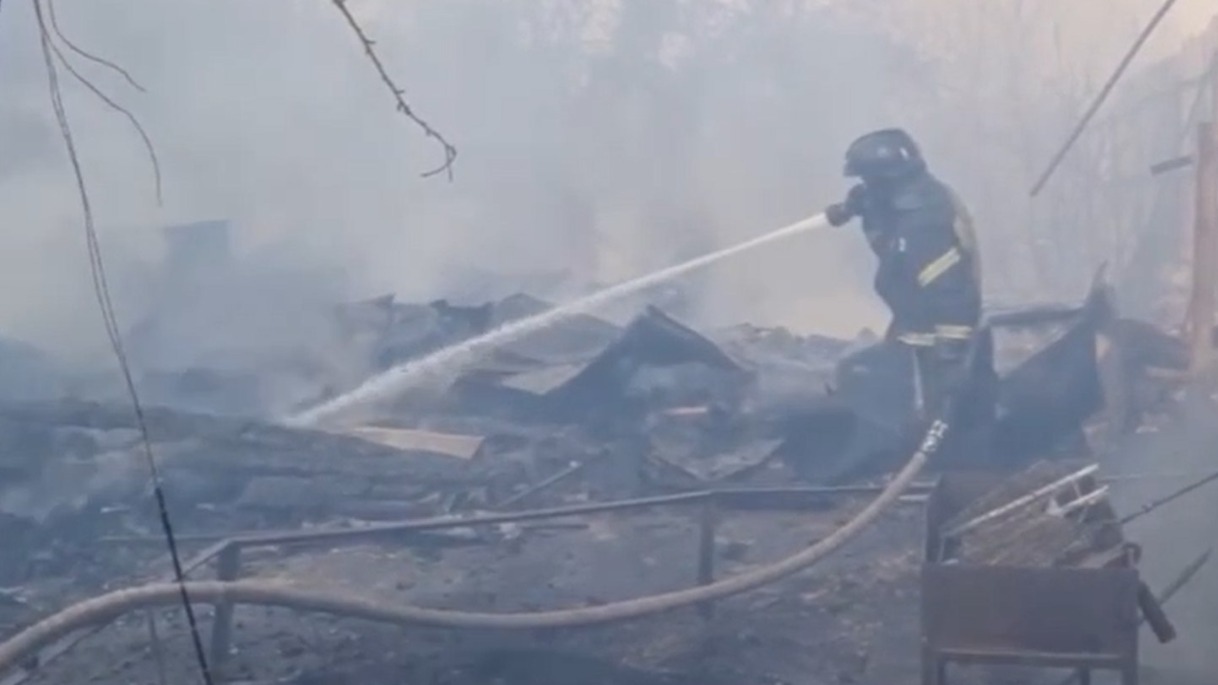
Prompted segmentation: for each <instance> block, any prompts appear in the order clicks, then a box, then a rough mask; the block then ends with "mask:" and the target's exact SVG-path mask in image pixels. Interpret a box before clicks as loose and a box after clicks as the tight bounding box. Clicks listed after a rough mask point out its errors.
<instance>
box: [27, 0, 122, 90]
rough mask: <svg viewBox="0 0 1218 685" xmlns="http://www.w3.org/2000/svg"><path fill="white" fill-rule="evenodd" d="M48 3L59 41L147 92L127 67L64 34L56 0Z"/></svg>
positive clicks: (52, 23)
mask: <svg viewBox="0 0 1218 685" xmlns="http://www.w3.org/2000/svg"><path fill="white" fill-rule="evenodd" d="M46 3H47V16H49V17H50V18H51V28H52V29H53V30H54V31H55V35H56V37H58V38H59V41H60V42H61V43H63V44H64V45H66V46H68V49H69V50H71V51H72V52H74V53H76V54H78V55H80V56H81V57H83V58H85V59H87V60H89V61H90V62H95V63H97V64H100V65H102V66H104V67H108V68H109V69H110V70H112V71H115V72H118V73H119V74H120V75H121V76H122V77H123V78H124V79H126V80H127V83H130V84H131V87H132V88H135V89H136V90H138V91H140V92H141V93H143V92H145V91H144V87H143V86H141V85H140V84H139V82H138V81H136V80H135V79H134V78H132V77H131V74H129V73H128V72H127V70H126V69H124V68H122V67H120V66H118V65H117V64H115V63H114V62H111V61H110V60H108V59H104V58H102V57H98V56H97V55H94V54H93V53H91V52H87V51H85V50H82V49H81V48H80V47H78V46H77V45H76V43H74V42H72V41H71V40H70V39H69V38H68V37H67V36H65V35H63V31H61V30H60V29H59V17H58V16H57V15H56V14H55V0H46Z"/></svg>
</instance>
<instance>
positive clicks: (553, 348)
mask: <svg viewBox="0 0 1218 685" xmlns="http://www.w3.org/2000/svg"><path fill="white" fill-rule="evenodd" d="M1101 303H1102V298H1101V297H1099V296H1098V295H1096V294H1095V293H1093V295H1092V297H1091V298H1089V299H1088V301H1087V303H1086V304H1084V305H1083V306H1082V307H1076V308H1073V309H1067V310H1064V311H1065V313H1063V310H1061V309H1060V308H1059V309H1058V310H1055V311H1054V312H1052V314H1051V316H1042V317H1040V318H1039V319H1038V318H1037V316H1036V314H1035V313H1034V312H1033V313H1025V314H1024V315H1023V316H1022V318H1018V317H1017V319H1016V320H1013V321H1008V322H1007V324H1004V325H1007V326H1008V327H1012V328H1015V327H1017V328H1018V329H1019V330H1021V331H1027V330H1029V329H1036V327H1037V326H1040V327H1041V331H1042V333H1041V335H1040V337H1039V340H1038V342H1039V349H1033V351H1032V353H1031V354H1029V352H1028V350H1027V349H1016V350H1014V351H1009V350H1008V351H1003V350H1001V346H1000V354H999V359H998V361H999V362H1000V364H1006V365H1007V366H1008V367H1009V368H1010V370H1009V371H1007V372H1006V373H1004V375H1003V376H1002V380H1001V382H1000V385H999V394H1000V407H1001V411H1000V419H999V430H998V432H999V434H1000V436H1003V440H1004V441H1005V443H1004V444H1000V445H999V446H1000V447H1002V448H1003V449H1000V450H999V454H1000V459H1001V460H1005V461H1006V462H1010V463H1019V462H1020V461H1021V460H1027V459H1030V458H1033V457H1036V456H1040V455H1042V454H1043V453H1045V452H1046V451H1050V450H1051V449H1052V448H1053V447H1055V446H1057V445H1058V444H1062V443H1067V444H1068V443H1069V442H1070V440H1071V439H1072V438H1075V437H1077V436H1080V435H1081V434H1082V430H1081V429H1082V426H1083V423H1084V422H1085V421H1087V420H1088V419H1090V418H1092V417H1093V416H1094V415H1095V414H1096V412H1097V411H1098V410H1099V409H1100V407H1101V406H1102V405H1103V400H1104V394H1105V388H1104V385H1105V382H1104V378H1103V376H1104V375H1105V374H1104V373H1102V372H1101V367H1102V366H1104V364H1102V363H1101V362H1100V361H1099V357H1097V354H1099V355H1100V357H1104V350H1100V349H1099V348H1101V347H1104V345H1100V344H1098V343H1097V340H1106V341H1107V343H1106V344H1107V347H1108V348H1115V349H1121V350H1123V354H1122V355H1121V356H1120V371H1121V374H1120V377H1121V378H1122V379H1124V380H1125V381H1127V380H1128V378H1130V377H1131V376H1133V375H1134V374H1137V373H1143V372H1144V370H1145V368H1147V367H1150V366H1172V365H1174V364H1175V363H1176V362H1177V361H1178V360H1177V359H1176V358H1175V357H1173V356H1172V355H1173V354H1174V353H1175V349H1174V348H1173V347H1172V345H1171V344H1169V343H1165V342H1164V339H1166V340H1169V341H1170V338H1167V336H1165V335H1162V334H1157V331H1155V330H1154V329H1150V328H1149V327H1148V326H1144V325H1143V326H1139V325H1137V324H1136V322H1134V323H1123V324H1122V325H1121V326H1112V325H1110V324H1111V321H1110V320H1107V319H1105V317H1104V316H1103V313H1104V312H1106V311H1107V310H1106V309H1104V308H1103V307H1102V306H1100V305H1101ZM549 306H550V305H549V304H548V303H545V302H543V301H541V300H537V299H535V298H532V297H529V296H527V295H515V296H512V297H508V298H506V299H504V300H500V301H498V302H492V303H486V304H483V305H479V306H462V305H455V304H452V303H449V302H447V301H443V300H441V301H436V302H432V303H430V304H410V303H400V302H397V301H396V300H395V299H394V298H393V297H391V296H387V297H383V298H378V299H376V300H371V301H367V302H361V303H356V304H353V305H346V306H343V307H340V308H338V310H337V312H336V322H337V323H336V325H337V326H339V327H340V328H341V330H342V331H343V334H344V336H346V338H347V339H349V340H351V341H352V345H353V346H358V349H360V350H361V351H362V353H364V354H367V355H368V358H369V366H370V367H371V368H372V369H373V370H374V371H375V370H383V369H386V368H389V367H391V366H393V365H396V364H400V363H402V362H404V361H408V360H411V359H416V358H419V357H420V356H423V355H426V354H427V353H429V352H432V351H435V350H436V349H439V348H442V347H445V346H447V345H451V344H453V343H455V342H458V341H461V340H465V339H468V338H470V337H472V336H476V335H478V334H480V333H484V332H486V331H488V330H492V329H494V328H495V327H497V326H499V325H502V324H503V323H505V322H509V321H512V320H516V319H519V318H521V317H524V316H528V315H531V314H536V313H538V312H541V311H544V310H546V309H547V308H548V307H549ZM1045 321H1048V322H1049V325H1052V326H1056V327H1057V329H1056V330H1048V331H1047V332H1046V329H1045V325H1046V324H1045V323H1044V322H1045ZM1117 321H1121V320H1117ZM1000 323H1001V322H1000ZM1148 329H1149V330H1148ZM999 330H1001V329H999ZM1123 330H1124V331H1129V330H1133V331H1134V334H1128V333H1126V334H1122V333H1121V331H1123ZM1113 331H1116V333H1117V335H1116V338H1120V336H1121V335H1124V336H1125V337H1124V338H1123V339H1114V334H1113V333H1112V332H1113ZM1106 336H1107V337H1106ZM1046 340H1047V342H1046ZM1129 340H1133V341H1134V342H1136V343H1137V344H1136V345H1135V346H1130V345H1129V344H1128V341H1129ZM1147 340H1149V341H1150V343H1147ZM867 342H868V341H867V340H865V339H864V340H859V341H845V340H834V339H828V338H822V337H816V336H810V337H800V336H796V335H794V334H791V333H789V332H788V331H785V330H781V329H760V328H756V327H752V326H738V327H734V328H729V329H726V330H718V331H713V332H710V333H708V334H707V335H702V334H700V333H698V332H696V331H694V330H692V329H691V328H689V327H687V326H685V325H684V324H682V323H680V322H678V321H676V320H675V319H673V318H672V317H670V316H668V315H667V314H665V313H664V312H663V311H661V310H659V309H657V308H655V307H648V308H646V309H644V310H643V311H642V312H641V313H639V314H638V315H637V316H636V317H634V318H633V319H632V320H630V321H628V322H627V323H626V324H625V325H623V326H618V325H615V324H612V323H610V322H607V321H604V320H601V319H598V318H595V317H593V316H589V315H582V316H576V317H572V318H568V319H566V320H564V321H561V322H559V323H557V324H556V325H554V326H552V327H550V328H548V329H545V330H542V331H538V332H536V333H533V334H530V335H528V336H525V337H523V338H521V339H519V340H516V341H515V342H512V343H510V344H507V345H503V346H500V347H499V348H497V349H496V350H495V351H494V352H493V353H492V354H490V355H487V356H485V357H484V358H482V359H479V360H476V361H475V362H474V363H473V364H471V365H469V366H467V367H465V368H462V369H460V370H459V372H457V373H456V374H455V375H454V376H453V377H451V378H449V379H448V380H447V381H446V382H445V384H444V385H443V386H442V387H440V388H438V389H437V388H432V389H428V390H427V391H426V392H422V391H421V392H418V393H406V394H405V395H404V396H402V397H401V398H399V400H397V401H395V402H392V403H389V404H387V405H383V406H379V407H377V408H376V409H375V413H374V414H372V415H370V416H368V417H367V418H366V420H364V421H363V422H361V423H359V424H357V425H350V424H347V425H343V426H341V427H322V428H318V429H316V430H297V429H289V428H285V427H281V426H277V425H275V424H274V423H273V422H272V421H268V420H267V418H266V417H263V418H239V417H222V416H215V415H203V414H197V413H190V412H185V411H181V410H180V409H174V408H169V407H165V408H158V409H155V410H152V411H150V412H149V430H150V433H151V438H152V440H153V443H154V453H155V454H156V457H157V459H158V461H159V462H160V463H161V468H162V471H163V475H164V479H165V481H166V487H167V491H168V494H169V499H170V502H171V506H172V507H173V509H174V511H173V512H172V513H173V514H174V515H175V520H177V521H179V526H180V529H181V530H180V532H181V533H182V534H183V535H191V534H195V535H205V534H209V533H216V532H231V531H234V530H242V529H259V528H269V527H294V526H299V525H303V524H305V523H313V524H316V523H319V522H335V521H343V520H346V521H354V522H355V523H353V524H352V525H357V524H358V522H359V521H364V520H370V519H393V518H398V519H400V518H409V517H416V516H425V515H433V514H441V513H451V512H456V511H461V510H473V509H495V508H504V507H523V506H539V505H542V504H545V503H556V502H561V501H571V500H572V499H576V500H578V499H596V500H601V499H611V498H621V497H628V496H638V495H641V494H645V493H646V492H655V491H660V490H674V489H676V490H680V489H705V488H711V487H722V486H726V485H729V484H732V485H737V486H742V485H759V484H774V483H789V482H792V481H798V480H802V481H804V482H811V483H816V484H837V483H842V482H847V481H851V480H859V479H866V478H869V477H874V476H877V475H881V474H882V473H884V472H886V470H887V469H888V468H889V467H890V466H891V465H892V464H894V463H896V462H898V461H899V460H901V459H902V458H903V456H904V455H903V449H904V445H905V443H904V442H903V440H904V436H903V435H902V429H903V427H904V426H903V421H904V420H905V419H904V416H903V415H902V413H901V411H902V410H901V401H902V393H903V392H911V390H910V389H909V388H907V387H906V386H905V385H904V384H903V383H902V381H901V379H902V378H904V377H905V376H904V373H905V370H904V369H902V368H901V364H902V363H906V362H907V360H905V358H904V357H903V356H900V355H894V354H893V353H892V352H891V349H890V348H888V347H886V346H883V345H879V346H875V345H872V346H867V345H866V343H867ZM1155 345H1157V346H1158V347H1155ZM1097 350H1099V352H1097ZM1147 350H1149V351H1147ZM1108 356H1112V355H1108ZM1011 359H1016V360H1018V363H1010V360H1011ZM1143 375H1145V374H1144V373H1143ZM1126 385H1127V383H1126ZM1141 385H1143V386H1145V385H1146V381H1145V380H1144V379H1143V380H1142V381H1141ZM338 390H340V388H332V387H319V388H318V389H317V393H316V394H317V395H318V396H319V397H322V396H324V395H326V394H333V393H335V392H337V391H338ZM1158 394H1159V395H1161V394H1162V393H1161V392H1160V393H1158ZM1142 395H1144V396H1158V395H1156V394H1155V393H1147V392H1142ZM1137 396H1139V395H1138V394H1137V393H1131V392H1123V393H1122V398H1123V399H1124V400H1125V402H1126V405H1125V406H1124V411H1125V412H1126V414H1128V415H1129V416H1133V415H1134V414H1136V413H1137V412H1138V411H1143V409H1142V408H1140V407H1142V405H1140V404H1138V403H1137V402H1136V401H1133V400H1131V399H1130V398H1136V397H1137ZM184 404H186V405H188V406H189V405H190V404H191V403H190V402H189V401H187V402H185V403H184ZM1029 436H1032V437H1034V438H1035V440H1031V441H1030V440H1029ZM138 437H139V436H138V434H137V433H136V431H135V423H134V421H133V418H132V416H131V413H130V411H129V410H128V409H127V408H126V407H123V406H121V405H108V404H95V403H88V402H81V401H60V402H41V403H25V404H22V403H10V404H7V405H4V406H0V444H2V445H3V448H2V450H0V454H2V455H3V456H2V458H3V463H0V470H2V472H3V478H2V481H0V512H2V514H3V519H2V521H3V522H2V523H0V527H2V528H3V534H4V535H5V537H6V539H11V540H23V541H25V542H26V543H27V544H29V545H31V547H32V548H34V550H36V551H33V552H32V553H31V554H30V555H29V556H28V557H14V556H12V555H9V556H6V560H5V561H4V562H3V563H0V567H2V568H0V579H2V580H0V582H6V583H12V582H19V581H20V580H21V579H22V578H23V577H28V576H29V575H31V574H34V573H41V572H45V571H52V570H55V569H56V568H60V569H61V570H62V569H63V568H67V567H68V566H70V563H69V562H70V557H71V555H70V554H69V553H68V551H67V550H68V549H77V548H79V546H80V545H86V544H88V543H89V542H90V541H92V540H94V539H96V538H99V537H115V536H118V537H131V536H137V537H138V536H139V535H142V534H146V533H152V532H154V531H155V530H156V527H155V519H154V518H153V517H152V512H151V511H150V509H149V502H148V498H147V497H146V493H147V472H146V464H145V462H144V461H143V455H142V454H141V452H140V450H139V448H138ZM48 530H50V531H53V533H52V534H50V535H48V533H47V531H48ZM52 543H53V544H52ZM64 545H67V547H64ZM48 546H50V549H48ZM56 550H58V551H56ZM57 555H59V556H64V558H63V559H61V560H59V561H57ZM65 555H66V556H65Z"/></svg>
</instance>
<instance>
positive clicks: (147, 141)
mask: <svg viewBox="0 0 1218 685" xmlns="http://www.w3.org/2000/svg"><path fill="white" fill-rule="evenodd" d="M47 2H48V7H49V6H50V5H49V3H50V0H47ZM51 50H53V51H54V53H55V57H56V58H58V60H59V63H60V64H61V65H63V68H64V69H66V70H67V72H68V73H69V74H71V75H72V76H73V77H75V78H76V80H77V81H79V82H80V84H81V85H82V86H84V87H85V88H88V89H89V92H91V93H93V94H94V95H96V96H97V99H99V100H101V101H102V102H104V103H106V106H108V107H110V109H113V110H114V111H116V112H118V113H119V114H122V115H123V116H124V117H126V118H127V121H128V122H130V123H131V127H132V128H134V129H135V132H136V133H138V134H139V136H140V140H141V141H143V143H144V149H145V150H146V151H147V152H148V161H149V162H150V163H151V164H152V178H153V184H154V185H155V187H156V202H157V204H158V205H160V204H161V203H162V195H161V162H160V160H159V159H158V158H157V154H156V147H155V146H153V144H152V139H151V138H149V137H148V132H147V131H145V130H144V126H143V125H142V124H140V120H139V119H136V118H135V115H134V114H132V113H131V111H130V110H128V109H127V108H125V107H123V106H122V105H120V104H118V103H117V102H115V101H114V99H113V98H111V97H110V96H109V95H106V94H105V93H103V92H102V91H101V89H100V88H98V87H97V86H95V85H93V82H92V81H90V80H89V79H87V78H85V77H84V76H83V75H82V74H81V73H80V72H79V71H77V70H76V67H74V66H72V63H71V62H69V61H68V59H67V57H66V56H65V55H64V54H63V51H62V50H60V49H59V46H58V45H55V44H52V45H51Z"/></svg>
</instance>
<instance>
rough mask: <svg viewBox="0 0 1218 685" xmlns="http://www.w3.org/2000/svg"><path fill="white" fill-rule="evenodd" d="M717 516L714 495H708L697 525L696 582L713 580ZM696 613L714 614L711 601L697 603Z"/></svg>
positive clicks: (703, 614) (707, 617)
mask: <svg viewBox="0 0 1218 685" xmlns="http://www.w3.org/2000/svg"><path fill="white" fill-rule="evenodd" d="M718 518H719V507H718V503H717V502H716V501H715V497H714V495H711V496H708V497H707V498H706V500H705V501H704V502H703V503H702V516H701V518H700V520H699V526H698V532H699V535H698V584H699V585H710V584H711V583H713V582H715V528H716V524H717V523H718ZM698 613H700V614H701V615H702V618H705V619H710V618H712V617H714V615H715V605H714V603H713V602H704V603H702V604H699V605H698Z"/></svg>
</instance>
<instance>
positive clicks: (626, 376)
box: [459, 307, 748, 420]
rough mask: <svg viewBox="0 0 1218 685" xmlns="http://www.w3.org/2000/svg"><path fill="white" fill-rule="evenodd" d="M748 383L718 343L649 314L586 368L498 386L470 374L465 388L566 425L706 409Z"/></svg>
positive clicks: (515, 378)
mask: <svg viewBox="0 0 1218 685" xmlns="http://www.w3.org/2000/svg"><path fill="white" fill-rule="evenodd" d="M747 379H748V373H747V372H746V371H745V369H744V368H743V367H741V366H740V364H738V363H737V362H736V361H735V360H734V359H732V358H731V357H730V356H728V355H727V354H726V353H724V352H723V351H722V350H721V349H720V348H719V347H718V346H717V345H715V343H713V342H711V341H710V340H709V339H707V338H705V337H703V336H702V335H700V334H699V333H697V332H695V331H693V330H692V329H690V328H689V327H687V326H685V325H683V324H681V323H679V322H677V321H676V320H674V319H672V318H671V317H669V316H668V315H667V314H665V313H664V312H662V311H660V310H659V309H656V308H654V307H649V308H648V309H647V310H645V311H644V312H643V313H642V314H640V315H639V316H637V317H636V318H635V319H634V320H633V321H631V323H630V324H629V325H627V326H626V328H625V329H623V330H622V331H621V332H620V333H619V334H618V336H617V337H616V339H614V340H613V341H612V342H610V343H609V344H607V345H605V346H604V347H603V348H602V349H600V350H599V351H598V352H597V353H596V354H595V355H594V356H591V357H590V358H588V359H586V360H585V361H583V362H582V363H569V362H568V363H555V364H550V365H547V366H542V367H539V368H538V369H534V370H529V371H525V372H522V373H519V374H514V375H510V376H506V377H503V378H496V379H489V378H487V377H486V376H485V375H481V376H477V375H476V374H466V376H465V377H464V378H463V379H462V380H463V382H462V383H459V385H460V386H461V389H462V392H463V394H464V395H465V396H466V399H468V400H472V401H475V402H477V401H478V400H482V401H485V400H486V399H487V398H488V397H490V395H491V394H494V393H504V391H506V394H502V395H501V396H502V397H503V401H505V402H510V403H516V404H518V408H519V409H522V410H523V413H526V414H532V413H537V414H540V415H541V416H536V418H549V419H555V420H564V419H578V418H579V417H589V416H591V415H593V414H600V415H601V416H602V417H606V418H611V417H614V416H623V415H636V414H637V412H636V411H635V410H636V409H638V408H639V407H640V405H641V404H642V403H644V402H645V401H654V400H658V401H660V402H661V403H663V404H667V405H668V406H677V405H688V404H693V403H698V402H703V401H706V400H708V399H711V398H712V397H713V396H715V395H722V394H723V393H730V392H732V391H733V389H735V390H739V389H740V388H742V387H743V384H744V383H745V382H746V381H747ZM487 381H490V382H489V383H488V382H487ZM479 395H480V396H481V397H479ZM645 398H646V400H645Z"/></svg>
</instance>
